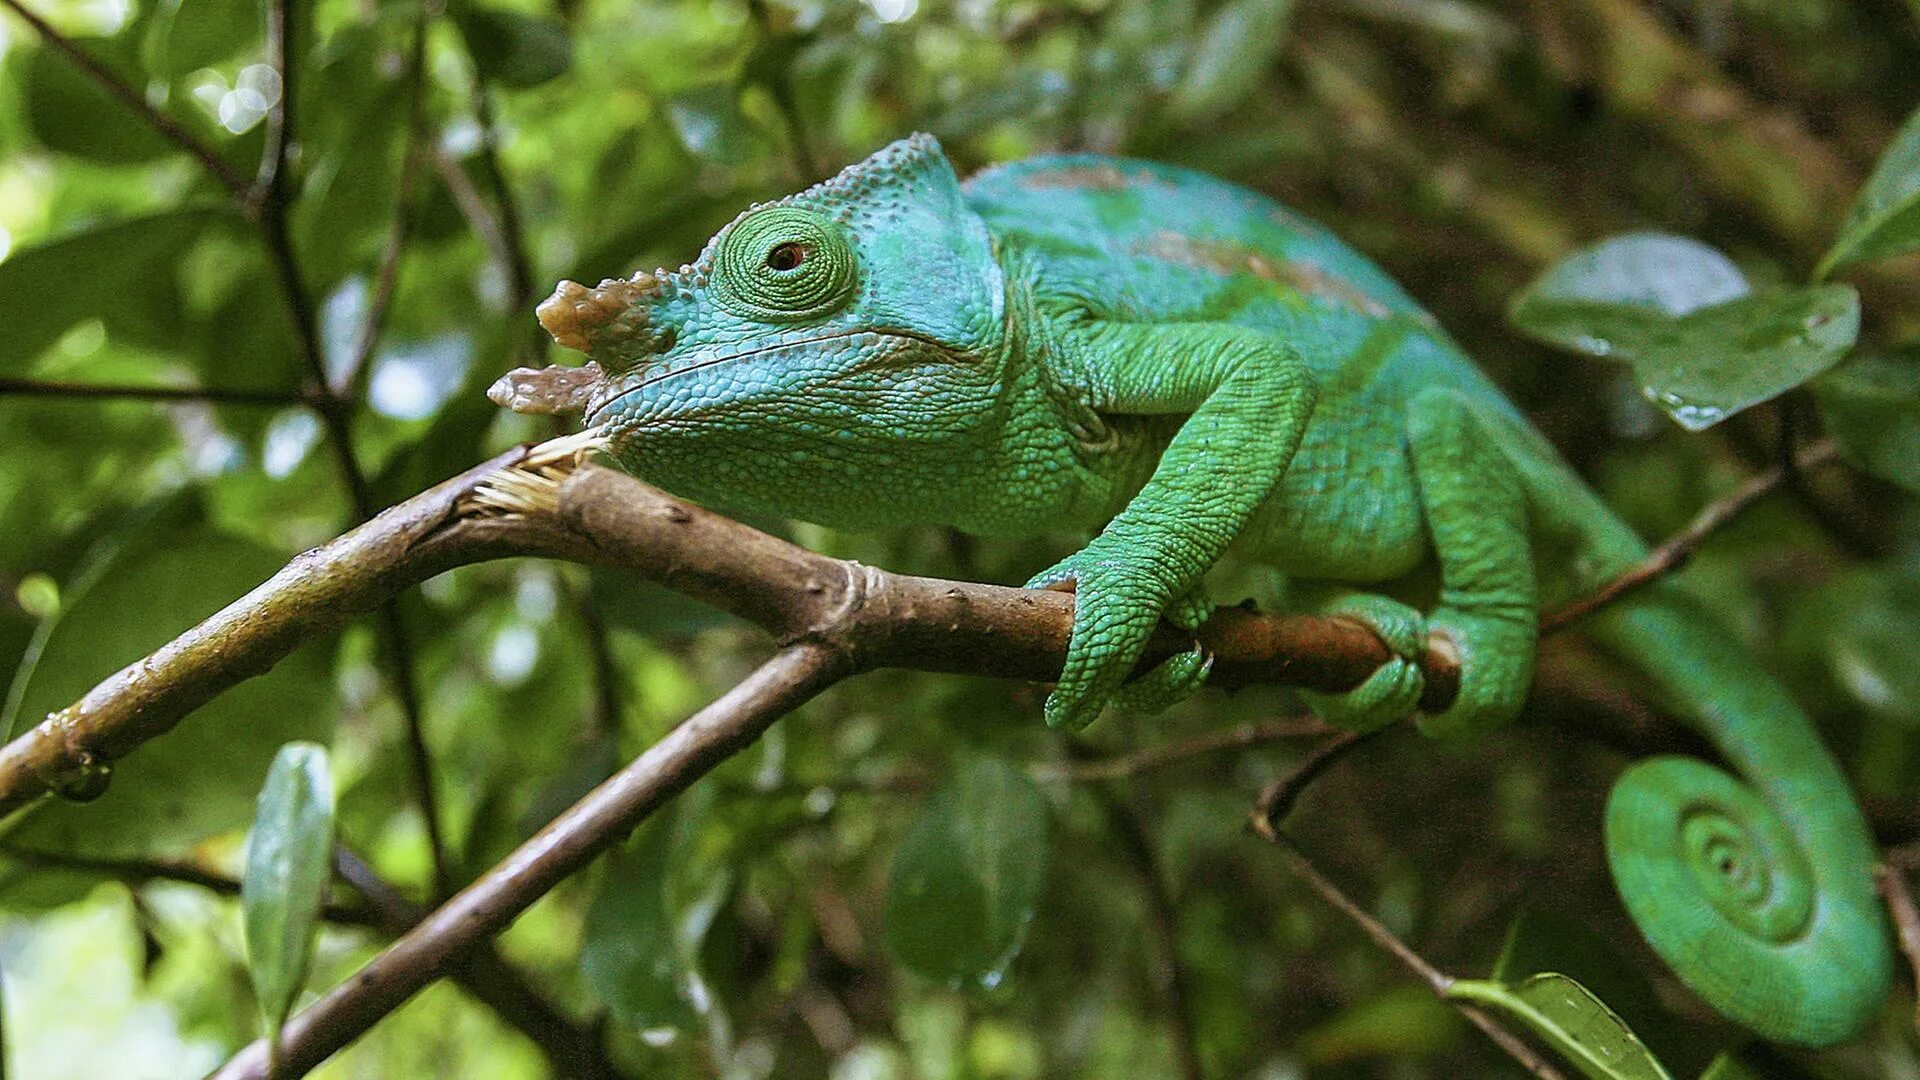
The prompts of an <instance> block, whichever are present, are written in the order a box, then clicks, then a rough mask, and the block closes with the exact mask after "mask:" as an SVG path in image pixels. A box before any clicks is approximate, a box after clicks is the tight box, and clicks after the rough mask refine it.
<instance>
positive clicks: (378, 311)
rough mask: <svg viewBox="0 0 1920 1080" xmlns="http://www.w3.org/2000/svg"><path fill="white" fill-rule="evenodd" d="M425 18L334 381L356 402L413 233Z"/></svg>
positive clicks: (423, 124) (423, 115)
mask: <svg viewBox="0 0 1920 1080" xmlns="http://www.w3.org/2000/svg"><path fill="white" fill-rule="evenodd" d="M430 18H431V16H430V14H429V12H428V10H427V8H426V7H424V6H423V7H422V8H421V11H420V14H419V15H418V16H417V17H416V18H415V19H414V25H413V44H412V46H411V48H410V49H409V51H408V53H407V71H406V76H405V77H406V80H407V138H406V149H405V150H404V151H403V152H402V155H401V158H400V178H399V180H398V182H397V183H396V184H395V185H394V197H393V222H392V224H390V225H388V226H387V241H386V245H385V246H384V247H383V248H381V250H380V266H379V269H378V270H376V271H375V272H374V279H373V295H372V296H371V297H370V298H369V299H368V301H367V315H366V318H365V319H364V320H362V321H361V323H360V332H359V334H358V336H356V337H355V339H354V342H353V351H352V352H351V353H349V354H348V355H349V356H350V359H349V360H348V361H347V369H346V372H345V374H344V375H343V376H342V377H341V379H340V386H341V388H342V389H341V396H343V397H345V398H346V399H347V400H349V401H358V400H359V399H360V397H361V395H362V394H364V393H365V392H366V381H367V377H368V375H369V374H370V373H371V371H372V368H373V354H374V350H376V349H377V348H378V347H379V345H380V332H381V331H382V330H384V329H385V328H386V321H387V310H388V308H390V307H391V306H392V304H393V295H394V293H395V292H396V291H397V290H398V288H399V284H400V261H401V258H402V257H403V256H404V255H405V254H406V249H407V237H408V234H409V232H410V231H411V229H412V227H413V212H412V211H413V189H414V187H415V186H416V185H417V183H418V181H419V175H420V159H421V158H422V157H423V156H424V155H425V154H426V150H425V149H424V148H423V147H422V145H421V144H422V142H423V141H424V140H425V138H426V129H427V104H426V103H427V90H426V84H427V80H426V63H427V29H428V22H429V20H430Z"/></svg>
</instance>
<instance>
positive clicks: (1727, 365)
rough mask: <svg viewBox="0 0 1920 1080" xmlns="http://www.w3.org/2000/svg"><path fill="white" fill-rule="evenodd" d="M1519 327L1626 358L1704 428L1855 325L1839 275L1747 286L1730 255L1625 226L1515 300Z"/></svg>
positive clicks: (1657, 392) (1842, 339) (1840, 347)
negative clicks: (1788, 284) (1825, 281)
mask: <svg viewBox="0 0 1920 1080" xmlns="http://www.w3.org/2000/svg"><path fill="white" fill-rule="evenodd" d="M1510 314H1511V317H1512V319H1513V323H1514V325H1515V326H1517V327H1519V328H1520V329H1521V330H1522V331H1524V332H1525V333H1527V334H1530V335H1531V336H1533V337H1536V338H1539V339H1540V340H1542V341H1545V342H1548V343H1549V344H1553V345H1558V346H1561V347H1562V348H1566V349H1570V350H1572V351H1574V352H1578V353H1584V354H1586V355H1588V356H1600V357H1610V358H1613V359H1617V360H1625V361H1629V362H1631V363H1632V364H1633V369H1634V376H1635V377H1636V378H1637V379H1638V380H1639V381H1640V391H1641V393H1643V394H1645V395H1646V396H1647V399H1648V400H1650V401H1652V402H1653V403H1654V404H1656V405H1658V406H1660V408H1661V409H1663V410H1665V411H1666V413H1667V415H1669V416H1671V417H1673V419H1674V420H1675V421H1677V422H1678V423H1679V424H1680V426H1681V427H1684V428H1686V429H1687V430H1689V431H1699V430H1702V429H1703V428H1707V427H1711V426H1713V425H1714V424H1717V423H1719V422H1720V421H1721V420H1724V419H1726V418H1727V417H1729V416H1731V415H1733V414H1734V413H1736V412H1739V411H1740V410H1742V409H1745V408H1748V407H1749V406H1752V405H1756V404H1758V403H1760V402H1762V401H1766V400H1768V399H1770V398H1773V397H1776V396H1778V395H1780V394H1782V393H1785V392H1786V391H1788V390H1791V389H1793V388H1794V387H1796V386H1799V385H1800V384H1801V383H1804V382H1806V381H1807V380H1808V379H1811V378H1813V377H1814V376H1815V375H1818V374H1820V373H1821V372H1823V371H1825V370H1827V369H1828V368H1830V367H1832V366H1833V365H1834V364H1836V363H1838V362H1839V361H1840V358H1841V357H1842V356H1844V355H1846V352H1847V350H1848V349H1850V348H1852V347H1853V343H1854V339H1855V338H1856V337H1857V336H1858V335H1859V332H1860V297H1859V295H1858V294H1857V293H1855V292H1854V291H1853V289H1852V288H1850V287H1848V286H1845V285H1827V286H1821V287H1817V288H1810V289H1785V290H1775V291H1770V292H1766V293H1762V294H1759V295H1754V294H1752V293H1751V292H1750V290H1749V289H1748V287H1747V282H1746V279H1745V278H1744V277H1742V276H1741V275H1740V271H1739V269H1738V268H1737V267H1735V266H1734V265H1733V263H1732V262H1731V261H1730V260H1728V259H1727V257H1726V256H1725V255H1722V254H1721V253H1720V252H1718V251H1716V250H1714V249H1713V248H1710V247H1708V246H1706V245H1705V244H1701V243H1698V242H1696V241H1693V240H1689V239H1687V238H1685V237H1681V236H1668V235H1666V234H1663V233H1630V234H1628V235H1626V236H1618V237H1615V238H1613V239H1611V240H1608V241H1606V242H1605V243H1602V244H1598V245H1595V246H1594V247H1591V248H1588V249H1587V250H1585V251H1582V252H1579V253H1577V254H1575V255H1572V256H1570V257H1568V258H1566V259H1563V260H1562V261H1560V262H1559V263H1557V264H1555V265H1554V266H1553V267H1552V268H1551V269H1549V270H1548V271H1547V272H1546V273H1545V274H1542V275H1541V276H1540V278H1539V279H1538V280H1536V281H1535V282H1534V283H1533V284H1531V285H1529V286H1528V287H1527V288H1526V289H1524V290H1522V291H1521V293H1520V295H1518V296H1517V297H1515V298H1514V302H1513V306H1512V310H1511V313H1510Z"/></svg>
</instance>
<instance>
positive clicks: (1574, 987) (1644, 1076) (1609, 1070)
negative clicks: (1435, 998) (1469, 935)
mask: <svg viewBox="0 0 1920 1080" xmlns="http://www.w3.org/2000/svg"><path fill="white" fill-rule="evenodd" d="M1447 994H1448V996H1450V997H1453V998H1457V999H1460V1000H1463V1001H1471V1002H1473V1003H1474V1004H1476V1005H1485V1006H1490V1007H1492V1008H1495V1009H1498V1010H1500V1011H1501V1012H1504V1013H1506V1014H1507V1015H1509V1016H1511V1017H1513V1018H1514V1019H1515V1020H1518V1021H1520V1022H1521V1023H1523V1024H1525V1025H1527V1027H1528V1028H1529V1029H1531V1030H1532V1031H1533V1033H1534V1034H1535V1035H1538V1036H1539V1037H1540V1039H1541V1041H1542V1042H1545V1043H1546V1044H1547V1045H1548V1046H1551V1047H1553V1049H1554V1050H1555V1051H1557V1052H1558V1053H1559V1054H1560V1055H1561V1056H1562V1057H1564V1058H1566V1059H1567V1060H1568V1061H1569V1062H1571V1063H1572V1064H1573V1065H1574V1066H1575V1067H1576V1068H1578V1069H1579V1070H1580V1072H1581V1074H1582V1075H1584V1076H1587V1077H1589V1078H1590V1080H1673V1078H1672V1075H1671V1074H1669V1073H1668V1072H1667V1070H1666V1069H1665V1068H1664V1067H1662V1066H1661V1064H1660V1062H1659V1061H1657V1060H1655V1059H1654V1056H1653V1054H1651V1053H1650V1052H1648V1050H1647V1048H1646V1046H1645V1045H1643V1044H1642V1043H1641V1042H1640V1039H1639V1037H1638V1036H1636V1035H1635V1034H1634V1033H1633V1029H1632V1028H1629V1027H1628V1026H1627V1024H1626V1021H1624V1020H1622V1019H1620V1017H1619V1016H1617V1015H1615V1014H1614V1012H1613V1010H1612V1009H1609V1008H1607V1005H1606V1003H1605V1002H1603V1001H1601V1000H1600V999H1599V998H1597V997H1594V996H1593V995H1592V994H1591V993H1588V992H1587V989H1586V988H1585V987H1583V986H1581V985H1580V984H1579V983H1577V982H1574V981H1573V980H1572V979H1569V978H1567V977H1566V976H1565V975H1559V974H1555V973H1552V972H1548V973H1545V974H1540V975H1532V976H1529V977H1527V978H1526V979H1524V980H1522V981H1520V982H1518V983H1499V982H1491V981H1487V982H1483V981H1479V980H1474V979H1461V980H1459V981H1456V982H1455V983H1454V984H1453V985H1452V987H1450V988H1449V989H1448V991H1447Z"/></svg>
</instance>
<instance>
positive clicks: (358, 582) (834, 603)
mask: <svg viewBox="0 0 1920 1080" xmlns="http://www.w3.org/2000/svg"><path fill="white" fill-rule="evenodd" d="M573 445H578V444H577V443H575V444H573ZM571 453H572V451H571V450H556V449H553V448H552V447H551V444H550V445H549V446H547V447H542V448H535V449H534V450H531V451H530V450H527V449H524V448H523V449H518V450H514V451H510V452H508V453H506V454H503V455H501V456H500V457H498V458H495V459H494V460H493V461H490V462H487V463H486V464H484V465H480V466H478V467H476V468H474V469H472V470H469V471H468V472H466V473H464V474H462V475H461V476H458V477H455V478H454V479H452V480H449V481H446V482H445V483H442V484H440V485H438V486H437V487H434V488H432V489H429V490H428V491H426V492H424V493H422V494H420V495H418V496H415V497H414V498H412V499H409V500H407V501H406V502H404V503H401V504H399V505H397V506H395V507H393V508H391V509H389V510H387V511H386V512H384V513H382V514H380V515H379V516H377V517H375V518H374V519H373V520H371V521H369V522H367V523H365V524H364V525H361V526H359V527H358V528H356V529H354V530H352V531H351V532H348V533H347V534H345V535H344V536H341V537H340V538H338V539H336V540H334V541H332V542H331V543H328V544H326V545H324V546H322V547H319V548H317V549H315V550H313V551H310V552H307V553H305V554H303V555H301V556H300V557H299V558H297V559H295V560H294V562H293V563H291V564H290V565H288V566H287V567H286V568H284V569H283V570H281V571H280V572H279V573H278V574H276V575H274V577H273V578H271V579H270V580H268V581H267V582H266V583H264V584H262V585H261V586H259V587H258V588H256V589H254V590H253V591H252V592H250V593H248V594H247V595H246V596H244V597H241V598H240V599H239V600H236V601H235V602H234V603H232V604H230V605H228V607H227V608H225V609H224V610H222V611H220V612H218V613H216V614H214V615H213V616H211V617H209V618H208V619H207V620H205V621H204V622H202V623H201V624H200V625H199V626H197V627H194V628H192V629H190V630H188V631H186V632H185V633H183V634H181V635H180V636H179V637H178V638H176V639H175V640H173V641H172V642H170V643H168V644H167V645H165V646H163V647H162V648H161V649H159V650H158V651H157V652H155V653H153V654H152V655H151V656H148V657H145V658H140V659H136V661H135V662H134V663H132V664H130V665H129V666H128V667H126V668H124V669H122V670H121V671H120V672H118V673H116V674H114V675H112V676H109V677H108V678H107V679H105V680H104V681H103V682H101V683H100V684H99V685H98V686H96V687H94V689H92V690H91V691H89V692H88V693H87V694H86V695H85V696H83V697H82V698H81V699H80V700H78V701H76V702H74V703H73V704H71V705H69V706H67V707H66V708H64V709H61V710H59V711H58V712H56V713H54V714H52V715H51V716H49V717H48V718H47V720H45V721H44V722H42V723H41V724H39V725H37V726H36V727H34V728H33V729H31V730H29V731H27V732H25V733H23V734H22V735H21V736H20V737H18V738H16V739H15V740H13V742H11V743H9V744H7V745H6V746H5V747H3V748H0V813H5V812H8V811H11V810H14V809H17V808H19V807H20V806H22V805H24V804H25V803H27V802H29V801H31V800H32V799H34V798H37V797H39V796H40V795H42V794H43V793H45V792H47V791H49V790H51V789H52V787H53V785H54V783H55V782H56V781H58V780H59V779H60V778H62V777H64V776H67V775H70V774H72V773H73V772H74V771H75V770H78V769H82V768H85V767H87V766H88V765H89V763H92V764H93V765H95V766H97V763H99V762H101V761H115V760H118V759H119V758H121V757H124V756H125V755H127V754H129V753H131V752H133V750H134V749H136V748H137V747H138V746H139V745H140V744H141V743H144V742H146V741H147V740H148V739H151V738H155V737H157V736H159V735H162V734H165V733H166V732H167V731H169V730H171V729H172V727H173V725H174V724H175V723H176V722H178V721H179V719H180V718H181V717H183V716H185V715H186V714H187V713H188V712H190V711H191V710H192V709H194V708H196V707H198V706H199V705H201V704H202V703H204V702H206V701H207V700H208V699H210V698H212V697H213V696H214V695H215V694H217V693H219V692H220V691H222V690H224V689H226V688H227V687H229V686H232V685H234V684H235V683H238V682H240V681H242V680H243V679H246V678H250V677H252V676H253V675H256V674H258V673H260V672H262V671H265V670H266V669H267V668H268V667H270V666H271V665H272V664H273V663H274V662H276V661H277V660H279V659H280V658H281V657H283V656H285V655H287V654H288V653H290V652H292V651H293V650H294V649H295V648H297V647H299V646H300V645H302V644H304V643H305V642H308V641H311V640H313V639H314V638H315V637H317V636H319V635H322V634H324V633H327V632H329V631H331V630H333V629H335V628H337V627H339V626H341V625H342V624H344V623H345V622H346V621H347V620H349V619H351V618H354V617H355V616H357V615H360V614H363V613H366V612H369V611H373V610H377V609H378V608H379V607H380V606H381V605H382V604H384V603H386V602H388V601H389V600H390V599H391V598H392V597H394V596H395V595H397V594H398V593H399V592H400V591H402V590H403V589H406V588H408V587H410V586H412V585H415V584H418V583H419V582H421V581H423V580H425V579H426V578H428V577H431V576H433V575H435V574H438V573H440V572H442V571H444V570H447V569H450V568H452V567H454V566H460V565H466V564H469V563H474V562H482V561H486V560H489V559H497V558H504V557H509V556H525V555H533V556H544V557H549V558H562V559H567V560H570V561H574V562H580V563H586V564H589V565H603V566H618V567H624V568H626V569H628V570H630V571H632V572H635V573H637V574H639V575H640V576H642V577H645V578H647V579H649V580H652V581H654V582H657V583H659V584H662V585H665V586H667V587H669V588H673V589H676V590H678V591H680V592H683V593H685V594H687V595H689V596H691V597H693V598H695V599H699V600H704V601H706V602H708V603H711V604H713V605H715V606H716V607H719V608H721V609H722V610H725V611H729V612H731V613H733V614H735V615H738V616H740V617H742V618H745V619H747V620H749V621H751V622H754V623H757V624H758V625H760V626H762V627H764V628H765V629H766V630H767V631H768V632H769V633H771V634H772V635H773V636H774V637H775V638H776V639H778V640H781V641H786V642H791V641H798V640H819V639H825V638H835V639H840V638H844V639H846V640H848V641H849V642H851V643H852V645H851V647H852V648H853V650H854V653H855V656H856V658H857V660H858V661H859V664H860V666H861V667H862V668H863V669H868V668H877V667H905V668H914V669H918V670H923V671H939V672H952V673H970V674H980V675H990V676H997V677H1001V678H1012V679H1024V680H1028V681H1034V682H1048V681H1051V680H1052V679H1053V678H1054V677H1055V676H1056V675H1057V674H1058V672H1059V670H1060V664H1061V662H1062V660H1063V658H1064V656H1065V655H1066V643H1067V636H1068V631H1069V629H1070V628H1071V624H1072V608H1073V598H1072V597H1071V596H1069V595H1067V594H1065V593H1058V592H1050V591H1045V590H1026V589H1014V588H1007V587H1004V586H997V585H979V584H972V583H967V582H959V581H947V580H942V579H937V578H922V577H912V576H908V575H900V574H888V573H886V572H884V571H881V570H878V569H875V568H872V567H868V566H863V565H860V564H858V563H853V562H848V561H843V560H839V559H831V558H827V557H825V556H822V555H818V554H815V553H813V552H810V551H807V550H805V549H804V548H800V547H797V546H795V545H792V544H789V543H787V542H785V541H782V540H779V539H776V538H774V537H771V536H768V535H767V534H765V533H762V532H759V531H758V530H755V529H753V528H750V527H749V526H746V525H742V524H740V523H739V522H736V521H732V520H731V519H728V518H725V517H721V516H720V515H718V514H714V513H711V512H709V511H706V510H703V509H701V508H699V507H696V506H694V505H692V504H690V503H686V502H682V501H681V500H679V499H675V498H673V497H672V496H669V495H667V494H666V493H664V492H661V491H659V490H658V489H656V488H652V487H650V486H648V485H646V484H644V483H641V482H640V481H638V480H635V479H633V478H632V477H629V476H627V475H625V474H623V473H619V472H615V471H613V470H611V469H605V468H599V467H594V466H587V467H580V468H570V467H567V466H566V463H565V462H564V461H557V460H555V457H556V455H559V456H562V457H569V458H570V456H571ZM502 488H508V489H512V490H516V491H522V494H523V496H524V501H522V502H521V503H520V504H519V505H520V507H521V508H520V509H518V510H515V511H511V512H509V511H505V510H502V509H501V508H500V502H501V500H503V499H506V498H508V496H507V495H503V494H502V493H501V489H502ZM1200 637H1201V639H1202V640H1203V642H1204V643H1205V644H1206V645H1207V646H1208V647H1209V648H1210V649H1212V650H1213V652H1214V655H1215V657H1216V659H1215V664H1214V671H1213V677H1212V681H1213V682H1214V684H1216V685H1219V686H1222V687H1235V686H1244V685H1249V684H1253V683H1270V684H1286V685H1293V686H1306V687H1310V688H1315V689H1324V690H1340V689H1346V688H1350V687H1352V686H1354V685H1356V684H1357V683H1359V682H1360V681H1361V680H1362V679H1364V678H1365V677H1366V676H1367V675H1368V674H1369V673H1370V672H1372V671H1373V670H1374V669H1375V668H1377V667H1378V666H1379V665H1380V664H1381V663H1382V662H1384V660H1385V659H1386V656H1387V653H1386V649H1385V646H1383V645H1382V644H1381V643H1380V641H1379V639H1378V638H1376V637H1375V636H1374V635H1373V634H1372V633H1371V632H1369V631H1368V630H1366V629H1365V628H1363V627H1361V626H1360V625H1358V624H1357V623H1352V622H1348V621H1346V620H1342V619H1329V618H1321V617H1316V616H1305V615H1264V614H1259V613H1256V612H1253V611H1250V610H1247V609H1244V608H1239V607H1234V608H1226V609H1223V610H1221V611H1220V612H1218V613H1217V614H1216V615H1215V616H1214V618H1213V619H1212V620H1211V621H1210V622H1209V623H1208V624H1207V625H1206V626H1205V627H1204V628H1203V629H1202V631H1201V634H1200ZM1192 644H1193V641H1192V638H1191V637H1190V636H1188V635H1185V634H1183V633H1181V632H1180V631H1178V630H1176V629H1174V628H1173V627H1172V626H1162V627H1161V628H1160V629H1159V631H1158V632H1157V633H1156V635H1155V637H1154V639H1153V640H1152V641H1151V642H1150V643H1149V645H1148V648H1147V651H1146V653H1145V654H1144V655H1143V658H1142V660H1141V663H1142V664H1143V665H1152V664H1155V663H1158V662H1159V661H1160V660H1162V659H1165V658H1166V657H1168V656H1171V655H1173V654H1174V653H1176V652H1181V651H1184V650H1186V649H1190V648H1192ZM1426 664H1427V674H1428V682H1429V684H1430V686H1437V687H1441V688H1445V689H1448V692H1450V686H1451V684H1452V683H1453V682H1454V680H1455V679H1457V671H1456V670H1455V669H1454V668H1452V667H1450V666H1448V665H1447V664H1446V663H1445V662H1444V661H1443V660H1442V659H1441V658H1440V657H1438V656H1433V655H1430V656H1429V657H1428V658H1427V660H1426Z"/></svg>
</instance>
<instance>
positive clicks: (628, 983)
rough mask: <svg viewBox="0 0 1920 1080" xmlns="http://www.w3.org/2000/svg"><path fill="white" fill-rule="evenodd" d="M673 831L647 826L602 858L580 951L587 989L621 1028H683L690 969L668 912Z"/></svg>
mask: <svg viewBox="0 0 1920 1080" xmlns="http://www.w3.org/2000/svg"><path fill="white" fill-rule="evenodd" d="M673 839H674V830H673V828H672V825H671V823H670V822H668V821H655V822H652V823H650V824H648V825H646V826H645V827H644V828H643V829H642V830H641V832H640V835H639V837H638V839H637V840H636V841H635V842H634V843H632V844H630V845H623V846H621V847H617V848H614V849H613V851H611V852H609V853H608V855H607V866H606V869H605V870H604V871H603V872H602V873H601V876H600V883H599V886H598V887H597V888H596V890H595V892H594V896H593V903H592V904H591V905H589V906H588V908H587V926H586V934H585V938H584V940H583V941H582V942H581V946H580V974H581V977H582V978H584V979H585V981H586V984H587V988H588V989H589V990H591V991H592V992H593V995H594V996H595V997H596V998H598V999H599V1000H600V1002H601V1003H602V1004H604V1005H606V1006H607V1008H608V1009H609V1010H611V1011H612V1012H613V1015H614V1017H615V1018H616V1019H618V1020H619V1021H620V1022H621V1023H622V1024H624V1025H626V1026H627V1027H629V1028H632V1029H634V1030H636V1031H643V1030H646V1029H648V1028H659V1027H680V1028H685V1027H690V1026H692V1024H693V1022H694V1019H695V1016H694V1012H693V1007H692V1006H691V1005H689V1004H688V1003H687V988H688V976H689V973H690V969H689V966H688V964H687V963H686V961H685V959H684V957H683V954H682V953H681V950H680V945H679V941H678V938H677V935H676V933H675V928H674V919H673V916H672V913H671V912H670V911H669V910H668V906H667V889H666V883H667V873H668V869H669V867H670V866H671V854H672V850H673Z"/></svg>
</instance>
